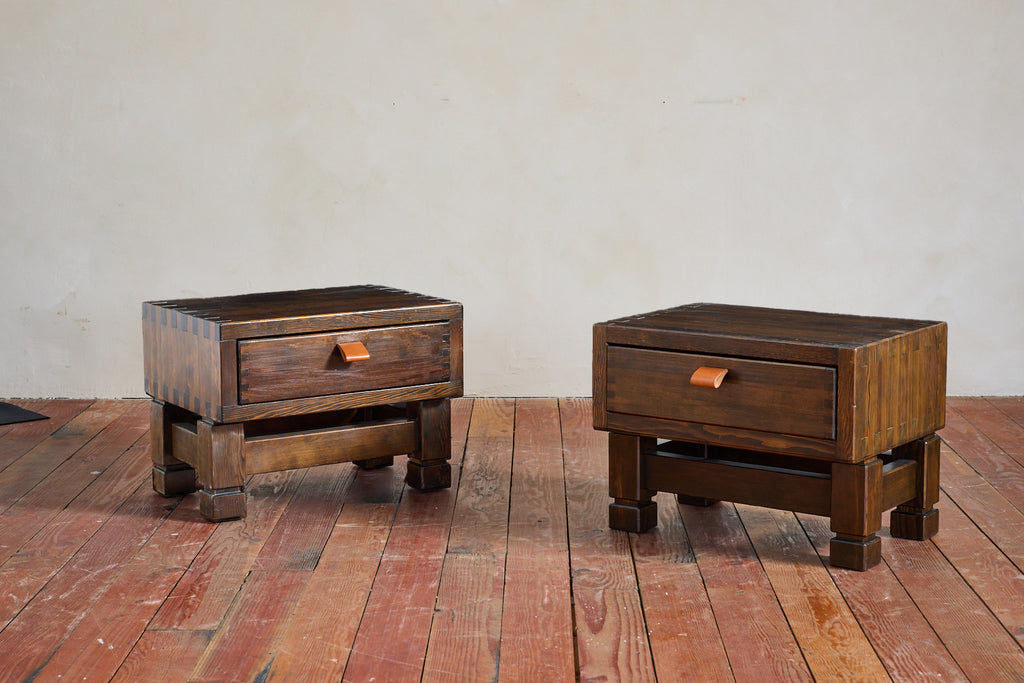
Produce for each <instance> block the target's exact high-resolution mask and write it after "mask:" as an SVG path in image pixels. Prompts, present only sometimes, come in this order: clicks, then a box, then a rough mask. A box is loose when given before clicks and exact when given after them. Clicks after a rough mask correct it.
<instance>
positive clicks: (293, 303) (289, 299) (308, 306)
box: [142, 285, 462, 339]
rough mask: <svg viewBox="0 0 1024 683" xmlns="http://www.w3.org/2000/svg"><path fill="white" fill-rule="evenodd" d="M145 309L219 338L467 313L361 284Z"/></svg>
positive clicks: (430, 298)
mask: <svg viewBox="0 0 1024 683" xmlns="http://www.w3.org/2000/svg"><path fill="white" fill-rule="evenodd" d="M142 315H143V318H145V317H146V316H147V315H149V316H157V315H160V316H161V318H164V317H166V316H167V315H171V316H172V317H174V316H180V317H182V318H188V319H195V320H197V321H201V322H202V323H205V324H206V325H207V326H212V327H214V328H215V330H214V336H215V338H218V339H232V338H242V337H246V336H265V335H274V334H301V333H305V332H314V331H318V330H324V329H348V328H353V327H364V326H380V325H398V324H409V323H416V322H427V321H433V320H444V319H447V318H452V317H459V316H461V315H462V305H461V304H459V303H457V302H454V301H448V300H446V299H441V298H438V297H433V296H426V295H424V294H416V293H414V292H408V291H405V290H401V289H394V288H392V287H383V286H380V285H355V286H349V287H329V288H323V289H304V290H296V291H283V292H265V293H258V294H240V295H233V296H222V297H208V298H193V299H174V300H167V301H148V302H146V303H144V304H143V306H142ZM161 322H163V320H161ZM171 324H172V325H174V324H175V322H174V321H173V320H172V322H171ZM184 324H185V325H187V324H188V323H187V322H184Z"/></svg>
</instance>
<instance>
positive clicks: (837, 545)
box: [829, 458, 882, 571]
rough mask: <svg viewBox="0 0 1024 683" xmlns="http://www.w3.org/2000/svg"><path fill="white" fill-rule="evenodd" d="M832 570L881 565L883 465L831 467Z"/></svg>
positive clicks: (854, 464)
mask: <svg viewBox="0 0 1024 683" xmlns="http://www.w3.org/2000/svg"><path fill="white" fill-rule="evenodd" d="M831 528H832V531H834V532H836V535H835V538H833V539H832V540H831V542H830V543H829V559H830V563H831V564H832V566H833V567H844V568H846V569H856V570H858V571H864V570H865V569H870V568H871V567H874V566H875V565H876V564H878V563H879V562H881V561H882V542H881V540H880V539H879V538H878V536H876V535H875V532H877V531H878V530H879V529H881V528H882V461H881V460H879V459H878V458H875V459H873V460H868V461H866V462H861V463H852V464H851V463H833V464H832V511H831Z"/></svg>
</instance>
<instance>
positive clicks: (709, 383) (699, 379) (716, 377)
mask: <svg viewBox="0 0 1024 683" xmlns="http://www.w3.org/2000/svg"><path fill="white" fill-rule="evenodd" d="M727 372H729V371H728V370H726V369H724V368H708V367H699V368H697V369H696V370H694V371H693V374H692V375H690V384H692V385H693V386H695V387H710V388H712V389H717V388H718V387H720V386H722V382H723V381H724V380H725V373H727Z"/></svg>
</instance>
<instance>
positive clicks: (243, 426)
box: [142, 285, 462, 521]
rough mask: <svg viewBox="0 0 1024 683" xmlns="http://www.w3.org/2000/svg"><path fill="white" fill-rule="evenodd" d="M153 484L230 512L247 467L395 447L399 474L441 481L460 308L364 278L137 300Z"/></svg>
mask: <svg viewBox="0 0 1024 683" xmlns="http://www.w3.org/2000/svg"><path fill="white" fill-rule="evenodd" d="M142 323H143V324H142V331H143V334H142V336H143V345H144V361H145V377H146V379H145V388H146V393H147V394H149V395H150V396H151V397H152V398H153V402H152V410H151V432H152V434H151V437H152V454H153V487H154V488H155V489H156V490H157V491H158V492H159V493H161V494H163V495H167V496H173V495H181V494H184V493H190V492H192V491H195V490H196V488H197V485H198V486H201V487H202V490H201V491H200V496H201V498H200V509H201V511H202V514H203V515H204V516H205V517H206V518H207V519H210V520H212V521H220V520H225V519H231V518H237V517H244V516H245V511H246V505H245V491H244V486H245V478H246V477H247V476H248V475H250V474H255V473H258V472H273V471H277V470H285V469H293V468H298V467H310V466H313V465H324V464H328V463H335V462H349V461H352V462H355V463H356V464H357V465H361V466H364V467H379V466H385V465H389V464H391V463H392V461H393V457H394V456H395V455H403V454H408V455H409V465H408V471H407V474H406V481H407V482H408V483H409V485H410V486H413V487H415V488H419V489H430V488H442V487H447V486H450V485H451V468H450V465H449V464H448V459H449V458H450V457H451V425H450V419H451V418H450V416H451V411H450V404H449V399H451V398H453V397H456V396H461V395H462V305H461V304H459V303H456V302H454V301H446V300H444V299H437V298H434V297H429V296H423V295H421V294H413V293H411V292H405V291H401V290H397V289H390V288H387V287H379V286H374V285H366V286H357V287H337V288H331V289H316V290H304V291H296V292H274V293H268V294H247V295H241V296H228V297H220V298H207V299H180V300H176V301H156V302H148V303H144V304H143V305H142Z"/></svg>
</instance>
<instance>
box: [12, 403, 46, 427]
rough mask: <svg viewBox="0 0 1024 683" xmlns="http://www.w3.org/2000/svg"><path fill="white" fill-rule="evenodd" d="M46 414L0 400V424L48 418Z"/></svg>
mask: <svg viewBox="0 0 1024 683" xmlns="http://www.w3.org/2000/svg"><path fill="white" fill-rule="evenodd" d="M48 419H50V418H48V417H47V416H46V415H40V414H39V413H33V412H32V411H31V410H25V409H24V408H20V407H18V406H16V405H13V404H11V403H4V402H3V401H0V425H9V424H14V423H15V422H31V421H32V420H48Z"/></svg>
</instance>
